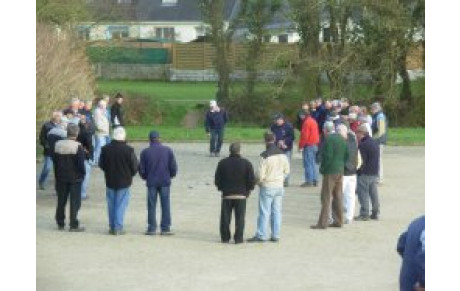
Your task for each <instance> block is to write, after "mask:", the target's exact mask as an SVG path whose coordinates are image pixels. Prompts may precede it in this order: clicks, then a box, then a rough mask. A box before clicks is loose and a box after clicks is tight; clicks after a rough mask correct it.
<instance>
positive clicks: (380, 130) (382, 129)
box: [371, 102, 388, 184]
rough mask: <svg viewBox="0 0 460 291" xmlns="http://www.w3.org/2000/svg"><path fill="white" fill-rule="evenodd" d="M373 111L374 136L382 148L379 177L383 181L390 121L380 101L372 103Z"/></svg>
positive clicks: (379, 180)
mask: <svg viewBox="0 0 460 291" xmlns="http://www.w3.org/2000/svg"><path fill="white" fill-rule="evenodd" d="M371 113H372V126H371V127H372V138H373V139H375V140H376V141H377V142H378V143H379V148H380V161H379V163H380V168H379V177H378V183H379V184H380V183H383V163H382V154H383V147H384V145H385V144H386V143H387V135H388V122H387V117H386V116H385V114H384V113H383V110H382V106H381V105H380V103H379V102H375V103H373V104H372V105H371Z"/></svg>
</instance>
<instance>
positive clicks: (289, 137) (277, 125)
mask: <svg viewBox="0 0 460 291" xmlns="http://www.w3.org/2000/svg"><path fill="white" fill-rule="evenodd" d="M270 131H271V132H272V133H273V134H274V136H275V143H276V145H277V146H278V147H279V148H280V149H281V151H282V152H283V153H284V154H285V155H286V157H287V158H288V162H289V164H290V163H291V157H292V145H293V143H294V140H295V134H294V127H293V126H292V124H291V123H290V122H288V121H287V120H286V118H285V117H284V115H283V114H282V113H277V114H275V117H274V119H273V124H272V125H271V127H270ZM287 186H289V174H288V175H286V177H285V179H284V187H287Z"/></svg>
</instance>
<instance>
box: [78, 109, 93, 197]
mask: <svg viewBox="0 0 460 291" xmlns="http://www.w3.org/2000/svg"><path fill="white" fill-rule="evenodd" d="M78 126H79V128H80V132H79V133H78V137H77V141H78V142H79V143H81V145H82V146H83V149H84V150H85V154H86V160H85V172H86V174H85V178H84V179H83V182H82V185H81V199H82V200H85V199H87V198H88V195H87V192H88V184H89V177H90V174H91V161H92V160H93V151H94V148H93V134H92V132H91V124H90V123H89V122H88V120H87V119H86V115H81V116H80V123H79V124H78Z"/></svg>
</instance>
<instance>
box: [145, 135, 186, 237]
mask: <svg viewBox="0 0 460 291" xmlns="http://www.w3.org/2000/svg"><path fill="white" fill-rule="evenodd" d="M149 139H150V147H148V148H146V149H144V150H143V151H142V152H141V159H140V163H139V175H140V176H141V177H142V179H144V180H145V181H146V185H147V189H148V192H147V207H148V228H147V231H146V232H145V234H146V235H155V234H156V229H157V220H156V205H157V198H158V196H160V202H161V223H160V227H161V234H162V235H172V234H173V232H172V231H171V209H170V188H171V178H174V177H175V176H176V174H177V163H176V158H175V157H174V153H173V151H172V150H171V148H169V147H167V146H164V145H162V144H161V143H160V134H159V133H158V132H157V131H151V132H150V134H149Z"/></svg>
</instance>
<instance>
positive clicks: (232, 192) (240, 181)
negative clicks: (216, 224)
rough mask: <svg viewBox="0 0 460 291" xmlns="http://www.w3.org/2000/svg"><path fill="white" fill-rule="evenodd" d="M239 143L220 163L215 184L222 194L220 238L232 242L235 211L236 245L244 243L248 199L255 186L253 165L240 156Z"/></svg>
mask: <svg viewBox="0 0 460 291" xmlns="http://www.w3.org/2000/svg"><path fill="white" fill-rule="evenodd" d="M240 151H241V146H240V144H239V143H232V144H231V145H230V156H229V157H227V158H225V159H222V160H221V161H219V164H218V165H217V169H216V173H215V175H214V184H215V185H216V187H217V189H218V190H219V191H221V192H222V206H221V212H220V237H221V239H222V242H223V243H228V242H229V241H230V237H231V233H230V222H231V220H232V210H234V211H235V235H234V237H233V238H234V240H235V244H239V243H242V242H243V233H244V220H245V215H246V198H248V197H249V194H250V192H251V191H252V190H253V189H254V186H255V176H254V169H253V167H252V164H251V163H250V162H249V161H248V160H246V159H245V158H242V157H241V155H240Z"/></svg>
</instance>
